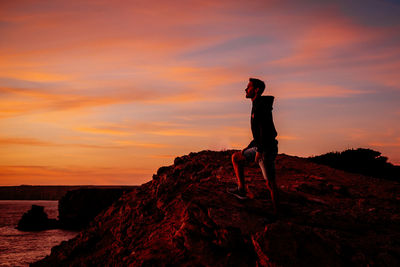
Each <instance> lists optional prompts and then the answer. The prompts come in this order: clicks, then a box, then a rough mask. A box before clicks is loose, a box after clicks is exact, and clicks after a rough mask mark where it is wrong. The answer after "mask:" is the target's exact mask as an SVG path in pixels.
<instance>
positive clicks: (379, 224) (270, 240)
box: [33, 151, 400, 266]
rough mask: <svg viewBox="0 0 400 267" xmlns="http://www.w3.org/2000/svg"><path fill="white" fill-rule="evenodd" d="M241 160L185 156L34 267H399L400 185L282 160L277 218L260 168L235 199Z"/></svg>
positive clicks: (291, 159) (209, 153)
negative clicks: (236, 165) (232, 190)
mask: <svg viewBox="0 0 400 267" xmlns="http://www.w3.org/2000/svg"><path fill="white" fill-rule="evenodd" d="M232 153H233V151H223V152H213V151H202V152H199V153H191V154H189V155H188V156H183V157H179V158H176V159H175V162H174V165H172V166H169V167H161V168H160V169H159V170H158V171H157V174H156V175H154V177H153V180H152V181H151V182H148V183H146V184H143V185H142V186H140V187H138V188H136V189H135V190H133V191H132V192H130V193H125V194H124V195H123V196H122V197H121V198H120V199H119V200H118V201H116V202H115V203H114V204H113V205H112V206H111V207H110V208H108V209H107V210H105V211H104V212H102V213H101V214H100V215H98V216H97V217H96V219H95V221H93V222H92V224H91V225H90V226H89V227H88V228H87V229H86V230H84V231H82V232H81V233H80V234H79V235H78V236H77V237H76V238H74V239H72V240H70V241H67V242H63V243H61V245H60V246H57V247H54V248H53V249H52V253H51V255H50V256H48V257H46V258H45V259H43V260H42V261H39V262H37V263H35V264H33V266H400V256H399V255H400V241H399V240H400V215H399V210H400V205H399V204H400V203H399V202H400V194H399V188H400V186H399V183H398V182H394V181H388V180H382V179H376V178H370V177H366V176H362V175H357V174H350V173H346V172H343V171H339V170H335V169H332V168H330V167H327V166H323V165H318V164H315V163H311V162H309V161H307V160H306V159H302V158H298V157H292V156H287V155H279V156H278V158H277V177H278V187H279V188H280V196H281V202H282V211H281V215H280V216H279V217H278V218H275V217H274V216H273V215H272V206H271V202H270V199H269V194H268V192H267V190H266V187H265V182H264V180H263V178H262V175H261V172H260V170H259V168H258V167H257V166H256V165H255V164H253V165H251V166H249V168H247V169H246V176H247V177H248V178H247V182H248V191H249V195H250V198H249V199H247V200H239V199H236V198H235V197H234V196H232V195H230V194H228V193H226V188H227V187H231V186H234V185H235V179H234V173H233V169H232V166H231V163H230V157H231V154H232Z"/></svg>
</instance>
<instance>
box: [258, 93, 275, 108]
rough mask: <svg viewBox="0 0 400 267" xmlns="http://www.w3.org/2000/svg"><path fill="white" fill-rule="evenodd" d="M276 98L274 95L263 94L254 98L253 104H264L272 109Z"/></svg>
mask: <svg viewBox="0 0 400 267" xmlns="http://www.w3.org/2000/svg"><path fill="white" fill-rule="evenodd" d="M274 99H275V97H273V96H272V95H262V96H259V97H257V98H256V99H255V100H254V102H253V105H254V106H256V107H260V106H263V107H266V108H267V109H270V110H272V105H273V103H274Z"/></svg>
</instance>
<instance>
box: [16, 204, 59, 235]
mask: <svg viewBox="0 0 400 267" xmlns="http://www.w3.org/2000/svg"><path fill="white" fill-rule="evenodd" d="M54 228H57V220H56V219H49V218H48V217H47V214H46V212H44V207H43V206H38V205H32V207H31V209H30V210H29V211H27V212H26V213H24V215H22V218H21V220H20V221H19V222H18V226H17V229H18V230H21V231H41V230H48V229H54Z"/></svg>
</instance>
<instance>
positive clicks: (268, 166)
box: [258, 155, 279, 214]
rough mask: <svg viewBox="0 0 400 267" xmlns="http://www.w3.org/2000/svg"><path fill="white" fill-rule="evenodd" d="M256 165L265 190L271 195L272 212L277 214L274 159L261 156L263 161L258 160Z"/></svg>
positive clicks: (277, 203) (277, 195)
mask: <svg viewBox="0 0 400 267" xmlns="http://www.w3.org/2000/svg"><path fill="white" fill-rule="evenodd" d="M258 164H259V165H260V168H261V171H262V174H263V176H264V179H265V181H266V182H267V188H268V190H269V192H270V194H271V200H272V205H273V207H274V212H275V214H277V213H278V210H279V193H278V187H277V185H276V175H275V157H274V156H272V155H267V156H266V155H263V159H262V160H260V161H259V163H258Z"/></svg>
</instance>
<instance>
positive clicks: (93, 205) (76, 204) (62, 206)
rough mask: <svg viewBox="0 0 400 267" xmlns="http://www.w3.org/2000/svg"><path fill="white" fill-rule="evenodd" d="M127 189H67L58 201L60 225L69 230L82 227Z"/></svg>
mask: <svg viewBox="0 0 400 267" xmlns="http://www.w3.org/2000/svg"><path fill="white" fill-rule="evenodd" d="M128 191H131V189H124V188H107V189H103V188H83V189H77V190H71V191H68V192H67V194H66V195H65V196H63V197H62V198H61V199H60V201H59V203H58V212H59V216H58V217H59V222H60V227H61V228H63V229H69V230H80V229H83V228H84V227H86V226H87V225H88V224H89V223H90V222H91V221H92V220H93V219H94V218H95V217H96V216H97V215H98V214H99V213H100V212H101V211H103V210H104V209H105V208H108V207H109V206H110V205H111V204H112V203H113V202H114V201H116V200H117V199H118V198H120V197H121V196H122V194H123V193H124V192H128Z"/></svg>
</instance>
